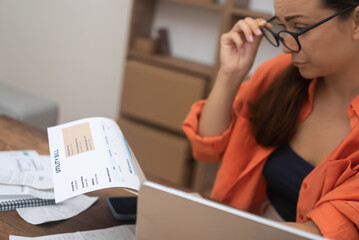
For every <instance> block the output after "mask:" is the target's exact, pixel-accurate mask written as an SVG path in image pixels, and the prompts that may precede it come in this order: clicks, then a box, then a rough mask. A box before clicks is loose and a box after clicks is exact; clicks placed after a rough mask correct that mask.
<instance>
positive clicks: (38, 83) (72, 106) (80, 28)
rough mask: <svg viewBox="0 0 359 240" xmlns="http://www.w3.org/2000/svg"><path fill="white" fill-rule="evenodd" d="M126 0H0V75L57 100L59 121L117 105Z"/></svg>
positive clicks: (109, 111) (112, 111)
mask: <svg viewBox="0 0 359 240" xmlns="http://www.w3.org/2000/svg"><path fill="white" fill-rule="evenodd" d="M131 5H132V0H0V81H1V82H5V83H8V84H10V85H12V86H15V87H18V88H21V89H23V90H26V91H28V92H31V93H34V94H37V95H39V96H42V97H45V98H48V99H52V100H55V101H56V102H58V103H59V106H60V116H59V118H60V119H59V122H66V121H71V120H75V119H79V118H82V117H87V116H106V117H116V116H117V114H118V111H119V99H120V92H121V89H120V88H121V78H122V72H123V65H124V58H125V52H126V48H127V37H128V34H127V32H128V28H129V18H130V8H131Z"/></svg>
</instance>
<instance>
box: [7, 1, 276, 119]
mask: <svg viewBox="0 0 359 240" xmlns="http://www.w3.org/2000/svg"><path fill="white" fill-rule="evenodd" d="M272 1H273V0H251V2H250V8H252V9H255V10H261V11H266V12H272V11H273V10H272ZM131 5H132V0H0V82H4V83H8V84H10V85H12V86H15V87H18V88H20V89H23V90H26V91H28V92H30V93H33V94H36V95H39V96H42V97H45V98H48V99H51V100H54V101H56V102H58V103H59V106H60V115H59V122H60V123H62V122H67V121H71V120H75V119H79V118H83V117H88V116H105V117H112V118H114V117H116V116H117V115H118V112H119V106H120V105H119V101H120V94H121V85H122V74H123V66H124V59H125V53H126V47H127V38H128V34H127V33H128V28H129V18H130V13H131V12H130V9H131ZM156 11H157V15H156V18H155V22H154V28H153V31H154V34H155V32H156V30H157V29H158V28H159V27H163V26H165V27H169V28H170V41H171V47H172V53H173V55H175V56H178V57H182V58H186V59H190V60H194V61H198V62H202V63H207V64H213V62H214V60H215V50H216V49H217V45H218V42H217V40H218V38H219V33H218V32H217V31H218V25H219V21H220V16H219V14H218V13H216V12H215V11H211V10H203V9H200V8H193V7H189V6H185V5H180V4H174V3H169V2H164V1H159V4H158V7H157V10H156ZM279 52H280V49H275V48H273V47H271V46H270V45H269V44H267V43H266V42H265V41H263V45H262V46H261V49H260V50H259V54H258V57H257V60H256V62H255V65H254V68H255V67H256V66H258V64H260V63H261V62H263V61H265V60H267V59H269V58H271V57H272V56H274V55H277V54H278V53H279Z"/></svg>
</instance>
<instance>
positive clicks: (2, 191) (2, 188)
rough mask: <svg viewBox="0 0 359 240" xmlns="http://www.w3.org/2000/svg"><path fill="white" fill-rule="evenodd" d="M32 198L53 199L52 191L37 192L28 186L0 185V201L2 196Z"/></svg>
mask: <svg viewBox="0 0 359 240" xmlns="http://www.w3.org/2000/svg"><path fill="white" fill-rule="evenodd" d="M24 195H26V196H29V195H31V196H33V197H36V198H42V199H50V198H55V194H54V190H52V189H50V190H38V189H34V188H31V187H28V186H16V185H5V184H0V199H1V198H2V197H4V196H24Z"/></svg>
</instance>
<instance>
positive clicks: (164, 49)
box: [156, 28, 171, 56]
mask: <svg viewBox="0 0 359 240" xmlns="http://www.w3.org/2000/svg"><path fill="white" fill-rule="evenodd" d="M156 53H157V54H160V55H166V56H168V55H170V54H171V51H170V46H169V39H168V30H167V29H166V28H161V29H159V30H158V45H157V51H156Z"/></svg>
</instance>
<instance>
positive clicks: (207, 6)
mask: <svg viewBox="0 0 359 240" xmlns="http://www.w3.org/2000/svg"><path fill="white" fill-rule="evenodd" d="M160 1H163V2H173V3H178V4H184V5H190V6H194V7H200V8H205V9H209V10H214V11H218V12H220V11H221V10H222V9H223V6H222V5H221V4H216V3H200V2H196V1H193V0H160Z"/></svg>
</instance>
